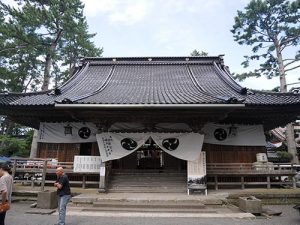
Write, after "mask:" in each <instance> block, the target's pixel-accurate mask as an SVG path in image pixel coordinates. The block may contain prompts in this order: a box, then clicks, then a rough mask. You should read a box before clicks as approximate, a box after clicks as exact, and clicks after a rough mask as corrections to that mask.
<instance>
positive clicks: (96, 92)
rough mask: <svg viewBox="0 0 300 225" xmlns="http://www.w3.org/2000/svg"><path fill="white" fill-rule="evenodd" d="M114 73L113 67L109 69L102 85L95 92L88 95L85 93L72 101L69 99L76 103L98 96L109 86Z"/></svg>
mask: <svg viewBox="0 0 300 225" xmlns="http://www.w3.org/2000/svg"><path fill="white" fill-rule="evenodd" d="M114 71H115V65H114V66H113V67H112V68H111V70H110V72H109V74H108V76H107V77H106V80H105V81H104V82H103V84H102V85H101V86H100V87H99V88H98V89H96V90H95V91H93V92H90V93H87V94H85V95H82V96H78V97H77V98H74V99H71V101H78V100H82V99H85V98H88V97H91V96H93V95H95V94H98V93H100V92H101V91H103V90H104V89H105V88H106V87H107V85H108V84H109V82H110V80H111V78H112V76H113V74H114Z"/></svg>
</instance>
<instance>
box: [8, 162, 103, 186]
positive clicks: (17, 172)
mask: <svg viewBox="0 0 300 225" xmlns="http://www.w3.org/2000/svg"><path fill="white" fill-rule="evenodd" d="M58 167H62V168H64V171H65V173H67V174H68V175H69V176H72V175H78V176H80V177H81V178H82V180H80V181H78V180H77V181H74V180H70V184H77V185H81V186H82V188H86V185H87V184H93V185H97V184H99V180H98V181H87V176H88V175H95V173H74V172H73V162H53V161H52V160H51V159H39V158H34V159H28V158H12V176H13V177H14V182H21V183H29V184H31V186H32V187H33V186H34V185H36V184H38V185H40V186H41V191H43V190H44V188H45V184H46V183H51V184H53V183H54V182H55V177H56V176H55V171H56V168H58ZM47 175H53V176H52V177H53V178H52V179H51V178H50V179H46V178H47Z"/></svg>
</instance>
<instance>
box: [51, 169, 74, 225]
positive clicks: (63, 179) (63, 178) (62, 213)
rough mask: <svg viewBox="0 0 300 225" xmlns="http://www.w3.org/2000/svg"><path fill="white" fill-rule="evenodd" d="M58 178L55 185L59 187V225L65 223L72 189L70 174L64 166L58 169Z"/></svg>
mask: <svg viewBox="0 0 300 225" xmlns="http://www.w3.org/2000/svg"><path fill="white" fill-rule="evenodd" d="M56 175H57V180H56V182H55V183H54V186H55V187H56V188H57V196H58V212H59V217H58V225H65V219H66V212H67V204H68V202H69V201H70V199H71V189H70V183H69V179H68V176H67V175H66V174H65V173H64V169H63V168H62V167H58V168H57V169H56Z"/></svg>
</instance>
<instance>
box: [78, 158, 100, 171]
mask: <svg viewBox="0 0 300 225" xmlns="http://www.w3.org/2000/svg"><path fill="white" fill-rule="evenodd" d="M102 166H103V163H102V160H101V157H100V156H81V155H75V156H74V168H73V172H74V173H99V172H100V168H101V167H102Z"/></svg>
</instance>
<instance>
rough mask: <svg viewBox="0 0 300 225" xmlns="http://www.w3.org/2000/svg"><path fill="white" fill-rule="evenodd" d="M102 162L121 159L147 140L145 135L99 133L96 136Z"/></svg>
mask: <svg viewBox="0 0 300 225" xmlns="http://www.w3.org/2000/svg"><path fill="white" fill-rule="evenodd" d="M96 138H97V142H98V147H99V151H100V156H101V159H102V162H106V161H108V160H114V159H120V158H123V157H125V156H127V155H129V154H131V153H132V152H134V151H135V150H137V149H138V148H139V147H141V146H142V145H143V144H144V143H145V142H146V141H147V139H148V138H149V136H147V135H146V134H145V133H101V134H96Z"/></svg>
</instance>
